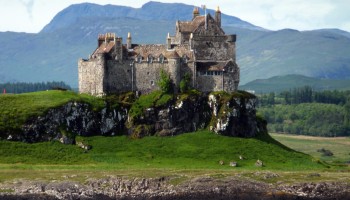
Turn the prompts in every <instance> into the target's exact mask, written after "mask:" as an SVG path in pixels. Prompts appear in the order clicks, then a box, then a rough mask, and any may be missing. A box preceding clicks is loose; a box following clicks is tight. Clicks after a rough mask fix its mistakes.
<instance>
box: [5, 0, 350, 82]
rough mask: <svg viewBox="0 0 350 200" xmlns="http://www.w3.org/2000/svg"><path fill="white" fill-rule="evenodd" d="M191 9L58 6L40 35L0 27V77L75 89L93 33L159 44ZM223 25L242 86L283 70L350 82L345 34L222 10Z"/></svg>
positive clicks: (152, 4)
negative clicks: (268, 23)
mask: <svg viewBox="0 0 350 200" xmlns="http://www.w3.org/2000/svg"><path fill="white" fill-rule="evenodd" d="M193 7H194V6H191V5H185V4H179V3H174V4H168V3H158V2H149V3H147V4H145V5H144V6H142V7H141V8H131V7H124V6H112V5H106V6H100V5H96V4H89V3H83V4H76V5H72V6H69V7H68V8H66V9H64V10H62V11H61V12H60V13H58V14H57V15H56V16H55V17H54V18H53V19H52V21H51V22H50V23H49V24H48V25H47V26H45V28H44V29H43V30H42V31H41V32H40V33H38V34H28V33H13V32H0V82H5V81H14V80H17V81H27V82H37V81H65V82H66V83H68V84H70V85H71V86H72V87H77V85H78V74H77V61H78V59H79V58H87V57H88V56H89V54H91V53H92V52H93V51H94V50H95V48H96V46H97V41H96V40H97V35H98V34H99V33H105V32H115V33H116V34H117V35H118V36H121V37H123V38H124V42H125V38H126V36H127V33H128V32H131V34H132V38H133V42H134V43H165V38H166V35H167V33H168V32H170V33H171V34H173V33H174V32H175V21H176V20H190V19H191V18H192V10H193ZM208 12H209V13H213V12H214V11H213V10H209V11H208ZM201 13H202V14H203V13H204V12H203V11H201ZM223 29H224V30H225V32H226V33H228V34H233V33H234V34H237V62H238V64H239V66H240V67H241V85H243V84H245V83H248V82H249V81H253V80H256V79H266V78H269V77H273V76H281V75H287V74H301V75H305V76H309V77H319V78H330V79H350V37H349V35H350V33H348V32H345V31H341V30H338V29H322V30H315V31H303V32H299V31H296V30H292V29H284V30H280V31H269V30H266V29H262V28H260V27H257V26H254V25H252V24H250V23H248V22H245V21H242V20H240V19H239V18H236V17H232V16H229V15H225V14H223Z"/></svg>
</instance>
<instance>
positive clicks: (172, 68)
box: [167, 51, 181, 92]
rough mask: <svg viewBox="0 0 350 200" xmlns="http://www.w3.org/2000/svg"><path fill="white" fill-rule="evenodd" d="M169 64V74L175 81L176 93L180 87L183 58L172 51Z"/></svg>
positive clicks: (169, 55)
mask: <svg viewBox="0 0 350 200" xmlns="http://www.w3.org/2000/svg"><path fill="white" fill-rule="evenodd" d="M167 57H168V63H169V74H170V78H171V79H172V80H173V82H174V85H175V92H177V88H179V85H180V79H181V77H180V64H181V58H180V56H179V54H178V53H177V52H176V51H170V52H169V54H168V56H167Z"/></svg>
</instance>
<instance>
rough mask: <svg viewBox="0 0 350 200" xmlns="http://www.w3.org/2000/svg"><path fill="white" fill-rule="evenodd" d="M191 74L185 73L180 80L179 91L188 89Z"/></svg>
mask: <svg viewBox="0 0 350 200" xmlns="http://www.w3.org/2000/svg"><path fill="white" fill-rule="evenodd" d="M190 81H191V75H190V74H189V73H186V74H185V76H184V77H183V79H182V80H181V81H180V92H182V93H184V92H187V91H188V90H189V89H190Z"/></svg>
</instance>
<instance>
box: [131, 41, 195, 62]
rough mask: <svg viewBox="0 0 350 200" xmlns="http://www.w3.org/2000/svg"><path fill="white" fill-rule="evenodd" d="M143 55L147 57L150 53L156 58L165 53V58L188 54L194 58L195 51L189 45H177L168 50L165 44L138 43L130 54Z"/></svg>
mask: <svg viewBox="0 0 350 200" xmlns="http://www.w3.org/2000/svg"><path fill="white" fill-rule="evenodd" d="M133 55H134V56H138V55H140V56H142V57H143V58H147V57H148V56H149V55H152V56H153V57H155V58H158V57H159V56H160V55H163V56H164V57H165V58H168V59H169V58H179V57H182V56H183V55H186V56H187V57H189V58H190V59H192V58H193V51H191V50H190V47H189V45H176V46H174V47H173V48H172V49H170V50H168V49H167V46H166V45H163V44H145V45H137V46H135V47H134V48H133V51H132V52H130V54H129V56H133Z"/></svg>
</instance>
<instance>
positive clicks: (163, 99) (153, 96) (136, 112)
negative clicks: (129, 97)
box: [129, 90, 173, 118]
mask: <svg viewBox="0 0 350 200" xmlns="http://www.w3.org/2000/svg"><path fill="white" fill-rule="evenodd" d="M171 99H173V96H172V95H171V94H165V93H163V92H162V91H158V90H156V91H153V92H151V93H150V94H147V95H141V96H140V98H138V99H137V100H136V101H135V102H134V103H133V104H132V106H131V109H130V112H129V114H130V117H131V118H134V117H138V116H142V114H143V111H144V110H145V109H146V108H150V107H158V106H162V105H164V104H166V103H168V102H169V101H170V100H171Z"/></svg>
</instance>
